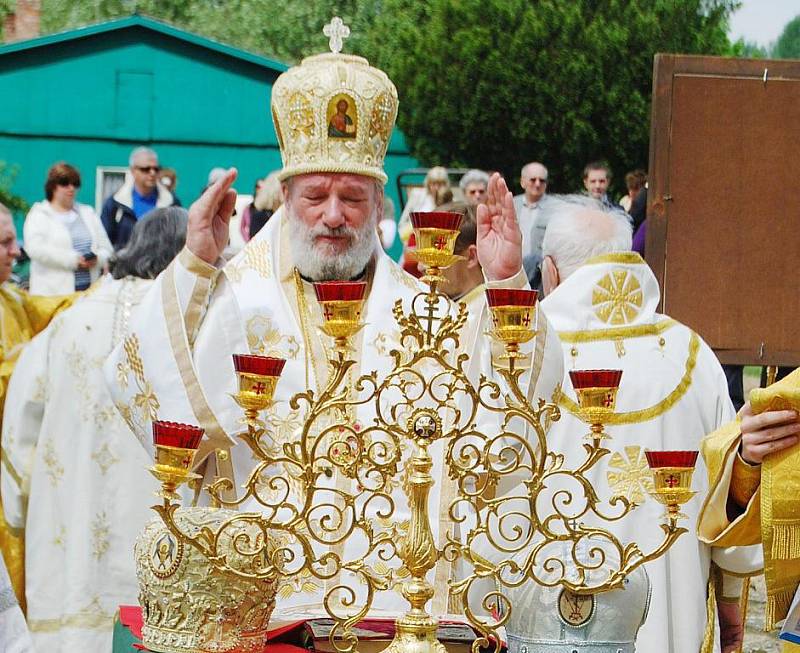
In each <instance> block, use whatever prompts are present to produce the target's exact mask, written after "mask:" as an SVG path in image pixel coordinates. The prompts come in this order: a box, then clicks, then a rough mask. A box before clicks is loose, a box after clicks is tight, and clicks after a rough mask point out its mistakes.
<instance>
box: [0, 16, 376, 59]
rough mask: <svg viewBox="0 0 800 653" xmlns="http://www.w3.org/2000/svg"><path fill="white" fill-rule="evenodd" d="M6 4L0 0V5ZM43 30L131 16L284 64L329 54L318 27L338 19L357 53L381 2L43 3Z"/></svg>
mask: <svg viewBox="0 0 800 653" xmlns="http://www.w3.org/2000/svg"><path fill="white" fill-rule="evenodd" d="M3 1H8V0H0V2H3ZM42 4H43V7H42V28H43V30H44V31H59V30H63V29H68V28H71V27H78V26H81V25H86V24H87V23H93V22H98V21H101V20H108V19H110V18H118V17H121V16H127V15H130V14H131V13H132V12H133V11H138V12H140V13H142V14H146V15H148V16H152V17H153V18H158V19H160V20H165V21H167V22H169V23H172V24H173V25H176V26H178V27H181V28H183V29H187V30H190V31H192V32H196V33H198V34H202V35H203V36H207V37H210V38H214V39H218V40H220V41H224V42H226V43H230V44H232V45H235V46H237V47H239V48H243V49H245V50H251V51H253V52H259V53H263V54H266V55H268V56H271V57H276V58H278V59H281V60H284V61H287V62H290V63H291V62H297V61H299V60H300V59H301V58H302V57H304V56H306V55H308V54H311V53H315V52H322V51H324V50H326V49H327V39H326V38H325V36H323V34H322V27H323V25H325V24H326V23H327V22H329V21H330V19H331V17H332V16H335V15H336V16H341V18H342V20H344V21H345V23H347V25H349V26H350V29H351V30H352V34H353V36H352V37H351V38H350V39H349V41H348V45H347V47H348V50H349V51H358V50H359V49H360V47H361V46H360V44H361V42H362V41H363V40H364V39H365V38H366V35H367V34H368V33H369V31H370V25H371V24H372V22H373V21H374V18H375V14H376V12H377V11H378V8H379V7H380V3H377V2H374V1H368V0H334V1H333V2H330V1H322V0H305V1H302V2H301V1H299V0H170V1H169V2H165V1H164V0H84V1H83V2H70V1H69V0H43V3H42Z"/></svg>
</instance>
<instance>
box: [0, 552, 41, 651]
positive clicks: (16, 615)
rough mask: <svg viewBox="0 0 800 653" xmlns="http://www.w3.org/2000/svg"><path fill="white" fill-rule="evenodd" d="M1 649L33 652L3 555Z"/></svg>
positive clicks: (0, 559)
mask: <svg viewBox="0 0 800 653" xmlns="http://www.w3.org/2000/svg"><path fill="white" fill-rule="evenodd" d="M0 651H3V653H33V642H32V641H31V636H30V633H28V627H27V626H26V625H25V617H24V616H23V614H22V610H21V609H20V607H19V603H17V596H16V594H14V588H13V587H11V579H10V578H9V577H8V570H7V569H6V563H5V561H4V560H3V556H0Z"/></svg>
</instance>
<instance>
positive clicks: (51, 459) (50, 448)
mask: <svg viewBox="0 0 800 653" xmlns="http://www.w3.org/2000/svg"><path fill="white" fill-rule="evenodd" d="M42 462H43V463H44V466H45V467H46V468H47V475H48V476H49V477H50V483H52V485H53V487H56V486H57V485H58V484H59V483H60V482H61V479H62V478H64V466H63V465H62V464H61V462H60V461H59V459H58V454H57V453H56V447H55V445H54V444H53V441H52V440H48V441H47V443H46V444H45V445H44V452H43V454H42Z"/></svg>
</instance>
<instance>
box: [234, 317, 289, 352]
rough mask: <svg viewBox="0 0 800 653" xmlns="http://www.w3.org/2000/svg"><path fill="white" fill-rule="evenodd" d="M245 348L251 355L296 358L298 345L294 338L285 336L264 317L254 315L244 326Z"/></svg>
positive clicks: (269, 319)
mask: <svg viewBox="0 0 800 653" xmlns="http://www.w3.org/2000/svg"><path fill="white" fill-rule="evenodd" d="M245 333H246V334H247V346H248V347H249V348H250V351H251V352H252V353H253V354H258V355H259V356H275V357H278V358H290V359H292V360H294V359H296V358H297V354H298V353H299V351H300V344H299V343H298V342H297V339H296V338H295V337H294V336H285V335H283V334H281V332H280V331H278V329H277V328H275V327H274V326H273V324H272V319H271V318H269V317H266V316H265V315H254V316H253V317H251V318H250V319H249V320H247V324H246V325H245Z"/></svg>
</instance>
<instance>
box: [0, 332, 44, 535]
mask: <svg viewBox="0 0 800 653" xmlns="http://www.w3.org/2000/svg"><path fill="white" fill-rule="evenodd" d="M49 346H50V330H49V329H48V330H45V331H43V332H42V333H41V334H39V335H38V336H37V337H36V338H34V339H33V340H32V341H31V342H29V343H28V344H27V345H26V346H25V349H23V351H22V354H20V357H19V360H18V361H17V364H16V366H15V368H14V373H13V374H12V375H11V381H10V382H9V384H8V391H7V393H6V403H5V413H4V415H3V435H2V443H3V448H2V458H3V460H2V462H3V466H2V472H1V473H0V492H1V493H2V498H3V511H4V513H5V518H6V521H7V522H8V524H9V526H11V527H12V528H16V529H21V528H24V526H25V513H26V506H27V503H28V494H29V491H30V480H31V471H32V468H33V459H34V456H35V454H36V446H37V444H38V442H39V435H40V433H41V428H42V419H43V417H44V402H45V393H46V385H45V384H46V379H47V368H48V351H49Z"/></svg>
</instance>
